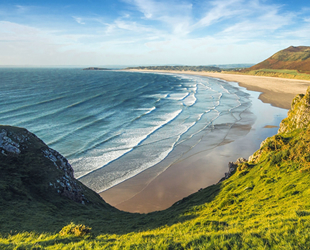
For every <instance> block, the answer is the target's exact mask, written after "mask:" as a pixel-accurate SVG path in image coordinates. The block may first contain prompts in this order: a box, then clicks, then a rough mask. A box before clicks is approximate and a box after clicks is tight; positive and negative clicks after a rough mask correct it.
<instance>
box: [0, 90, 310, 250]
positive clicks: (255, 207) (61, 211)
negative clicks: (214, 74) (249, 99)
mask: <svg viewBox="0 0 310 250" xmlns="http://www.w3.org/2000/svg"><path fill="white" fill-rule="evenodd" d="M308 96H309V93H308V94H307V95H305V96H299V98H297V99H296V98H295V99H294V110H293V111H292V112H291V113H290V115H289V119H292V118H293V117H296V116H297V113H298V112H297V110H301V109H300V105H303V104H304V101H306V100H308V99H309V98H308ZM307 98H308V99H307ZM300 100H303V101H300ZM308 115H309V114H308ZM283 124H284V125H285V126H286V128H287V129H286V130H284V131H283V133H280V134H277V135H275V136H273V137H270V138H268V139H267V140H266V141H265V142H264V144H263V145H262V147H261V148H260V150H258V151H257V152H256V153H255V154H254V157H253V158H252V159H253V160H251V161H250V162H247V163H242V164H240V165H238V167H237V169H236V170H235V172H234V174H233V175H232V176H231V177H230V178H229V179H227V180H225V181H223V182H221V183H218V184H216V185H212V186H210V187H207V188H205V189H203V190H202V191H200V192H197V193H195V194H192V195H190V196H189V197H186V198H184V199H183V200H181V201H179V202H177V203H175V204H174V205H173V206H172V207H170V208H169V209H167V210H165V211H160V212H154V213H150V214H130V213H125V212H121V211H118V210H115V209H112V208H111V209H110V208H109V207H106V206H100V204H99V205H98V204H97V205H96V204H93V205H90V206H85V205H82V204H76V203H74V202H68V201H67V202H64V201H63V202H64V203H63V204H62V205H60V206H57V205H49V203H48V202H41V203H39V202H33V201H28V200H24V199H23V200H10V202H5V203H0V209H1V213H0V232H1V234H0V249H310V185H309V183H310V146H309V142H310V128H308V127H309V126H308V124H307V123H305V126H304V127H301V128H298V126H299V125H298V124H299V123H289V122H288V120H286V121H284V123H283Z"/></svg>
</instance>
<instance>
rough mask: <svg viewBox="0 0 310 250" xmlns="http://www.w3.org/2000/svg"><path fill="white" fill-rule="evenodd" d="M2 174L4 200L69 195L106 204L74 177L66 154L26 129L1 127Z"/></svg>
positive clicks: (75, 199)
mask: <svg viewBox="0 0 310 250" xmlns="http://www.w3.org/2000/svg"><path fill="white" fill-rule="evenodd" d="M0 173H1V175H0V191H1V192H0V198H3V199H4V200H12V199H23V198H27V199H30V200H32V199H37V200H41V199H43V200H48V201H55V200H57V197H66V198H68V199H70V200H72V201H75V202H78V203H81V204H88V203H92V202H99V203H100V202H103V203H104V201H103V200H102V199H101V198H100V196H99V195H97V194H96V193H95V192H93V191H92V190H90V189H88V188H87V187H86V186H84V185H83V184H82V183H80V182H79V181H77V180H76V179H75V178H74V175H73V169H72V167H71V165H70V164H69V163H68V161H67V160H66V159H65V158H64V157H63V156H62V155H60V154H59V153H58V152H57V151H55V150H53V149H51V148H49V147H48V146H47V145H46V144H45V143H44V142H43V141H41V140H40V139H39V138H38V137H36V136H35V135H34V134H32V133H30V132H29V131H27V130H26V129H22V128H17V127H10V126H0ZM1 195H2V197H1ZM105 204H106V203H105Z"/></svg>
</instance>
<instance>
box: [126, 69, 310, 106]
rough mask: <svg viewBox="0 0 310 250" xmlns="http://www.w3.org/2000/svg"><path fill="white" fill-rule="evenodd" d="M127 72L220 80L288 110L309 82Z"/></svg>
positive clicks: (238, 76) (206, 74)
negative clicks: (234, 83)
mask: <svg viewBox="0 0 310 250" xmlns="http://www.w3.org/2000/svg"><path fill="white" fill-rule="evenodd" d="M128 71H129V72H130V71H132V72H151V73H156V72H158V73H169V74H186V75H198V76H206V77H213V78H218V79H222V80H225V81H228V82H237V83H238V85H239V86H241V87H244V88H246V89H247V90H250V91H256V92H261V94H260V95H259V99H260V100H261V101H262V102H264V103H269V104H271V105H272V106H274V107H278V108H284V109H290V108H291V102H292V100H293V98H294V97H295V96H296V95H297V94H300V93H305V92H306V90H307V87H308V86H310V81H307V80H298V79H288V78H278V77H270V76H253V75H241V74H229V73H218V72H196V71H177V70H175V71H174V70H138V69H137V70H135V69H132V70H128Z"/></svg>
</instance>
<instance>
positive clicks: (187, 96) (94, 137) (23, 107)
mask: <svg viewBox="0 0 310 250" xmlns="http://www.w3.org/2000/svg"><path fill="white" fill-rule="evenodd" d="M0 87H1V91H0V105H1V110H0V124H6V125H13V126H20V127H25V128H27V129H28V130H29V131H31V132H33V133H35V134H36V135H37V136H38V137H40V138H41V139H42V140H43V141H44V142H45V143H46V144H48V145H49V146H50V147H52V148H54V149H55V150H57V151H58V152H60V153H61V154H62V155H64V156H65V157H67V158H68V159H69V162H70V163H71V165H72V167H73V169H74V171H75V177H76V178H78V179H80V180H81V181H82V182H84V183H85V184H86V185H88V186H89V187H91V188H92V189H94V190H95V191H97V192H100V191H103V190H106V189H108V188H110V187H112V186H113V185H116V184H118V183H120V182H122V181H124V180H126V179H128V178H130V177H132V176H134V175H136V174H138V173H140V172H141V171H143V170H145V169H147V168H150V167H152V166H154V165H156V164H158V163H159V162H161V161H162V160H164V159H166V158H167V156H171V155H173V154H171V153H172V152H173V150H174V149H175V148H176V147H178V149H179V152H178V154H177V155H176V156H175V158H177V157H182V155H185V154H186V153H187V152H188V151H189V150H190V149H192V148H193V147H195V145H197V143H198V142H199V141H200V140H201V139H202V137H203V136H205V134H206V133H205V132H206V131H207V132H208V133H212V131H214V130H216V129H217V128H216V126H215V125H216V124H226V125H227V124H229V126H225V129H224V130H223V128H221V133H220V134H221V136H218V139H217V140H218V142H219V143H220V142H221V140H223V138H224V137H225V133H226V134H227V133H228V132H229V129H230V128H231V126H233V125H234V124H235V123H236V122H237V121H240V120H241V114H242V113H243V112H244V111H245V110H247V109H248V108H249V107H250V106H251V99H250V95H249V94H248V93H246V92H244V91H242V90H241V89H240V88H239V87H236V86H233V85H230V84H229V83H227V82H225V81H221V80H217V79H213V78H207V77H200V76H185V75H175V74H155V73H139V72H125V71H83V70H81V69H18V68H14V69H5V68H2V69H0ZM222 130H223V131H222ZM212 143H213V144H214V143H215V141H214V138H212ZM180 149H181V153H180ZM173 160H174V161H175V160H176V159H173Z"/></svg>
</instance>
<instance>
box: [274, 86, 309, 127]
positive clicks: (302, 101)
mask: <svg viewBox="0 0 310 250" xmlns="http://www.w3.org/2000/svg"><path fill="white" fill-rule="evenodd" d="M309 123H310V87H309V88H308V89H307V92H306V94H305V95H303V94H299V95H297V96H296V97H295V98H294V99H293V101H292V105H291V110H290V111H289V112H288V115H287V118H285V119H283V121H282V122H281V124H280V128H279V133H288V132H290V131H292V130H295V129H300V128H306V127H308V126H309Z"/></svg>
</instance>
